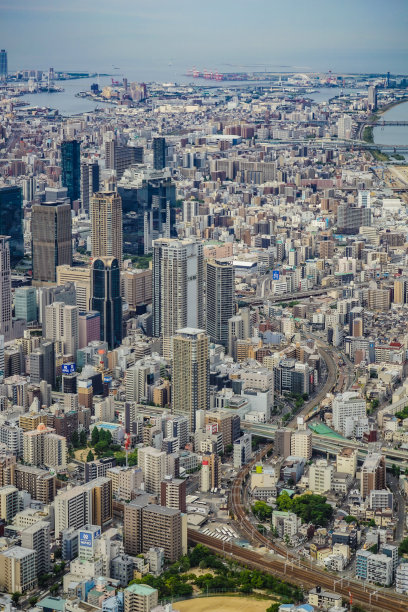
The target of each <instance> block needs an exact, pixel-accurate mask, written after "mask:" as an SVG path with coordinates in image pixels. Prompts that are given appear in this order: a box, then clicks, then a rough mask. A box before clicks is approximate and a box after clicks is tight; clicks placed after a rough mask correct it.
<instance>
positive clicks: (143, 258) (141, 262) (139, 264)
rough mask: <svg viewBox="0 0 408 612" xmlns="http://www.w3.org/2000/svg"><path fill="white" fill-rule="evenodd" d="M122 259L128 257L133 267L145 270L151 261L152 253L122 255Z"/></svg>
mask: <svg viewBox="0 0 408 612" xmlns="http://www.w3.org/2000/svg"><path fill="white" fill-rule="evenodd" d="M123 258H124V259H130V260H131V261H132V264H133V265H134V266H135V268H140V269H141V270H147V268H148V267H149V265H150V262H151V261H152V255H151V254H149V255H127V254H125V255H124V256H123Z"/></svg>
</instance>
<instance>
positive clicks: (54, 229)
mask: <svg viewBox="0 0 408 612" xmlns="http://www.w3.org/2000/svg"><path fill="white" fill-rule="evenodd" d="M31 233H32V242H33V247H32V248H33V280H34V281H40V282H52V283H55V281H56V280H57V273H56V268H57V266H62V265H64V264H65V265H68V266H70V265H71V264H72V220H71V207H70V205H69V204H63V203H58V202H50V203H48V202H45V203H43V204H35V205H34V206H33V208H32V215H31Z"/></svg>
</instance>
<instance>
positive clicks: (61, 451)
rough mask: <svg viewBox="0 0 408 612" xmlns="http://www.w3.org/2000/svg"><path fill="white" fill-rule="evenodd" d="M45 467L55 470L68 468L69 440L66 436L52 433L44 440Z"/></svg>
mask: <svg viewBox="0 0 408 612" xmlns="http://www.w3.org/2000/svg"><path fill="white" fill-rule="evenodd" d="M44 465H46V466H47V467H50V468H53V469H54V470H58V469H64V468H66V466H67V440H66V438H65V437H64V436H59V435H58V434H54V433H50V434H47V435H46V436H45V438H44Z"/></svg>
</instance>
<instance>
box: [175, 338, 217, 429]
mask: <svg viewBox="0 0 408 612" xmlns="http://www.w3.org/2000/svg"><path fill="white" fill-rule="evenodd" d="M209 371H210V360H209V355H208V336H207V334H206V333H205V331H204V330H202V329H192V328H189V327H186V328H184V329H179V330H177V332H176V335H175V336H174V337H173V368H172V381H173V397H172V403H173V414H176V415H181V416H186V417H187V418H188V419H189V423H190V431H192V432H194V431H195V428H196V412H197V410H204V411H205V410H207V409H208V406H209Z"/></svg>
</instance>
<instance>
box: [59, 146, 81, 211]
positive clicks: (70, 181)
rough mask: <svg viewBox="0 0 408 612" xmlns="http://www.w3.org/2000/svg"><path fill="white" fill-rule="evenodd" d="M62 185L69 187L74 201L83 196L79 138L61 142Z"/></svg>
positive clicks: (71, 198)
mask: <svg viewBox="0 0 408 612" xmlns="http://www.w3.org/2000/svg"><path fill="white" fill-rule="evenodd" d="M61 167H62V174H61V178H62V186H63V187H67V189H68V197H69V199H70V200H71V202H73V201H74V200H78V199H79V198H80V196H81V144H80V142H79V140H74V139H73V140H63V141H62V143H61Z"/></svg>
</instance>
